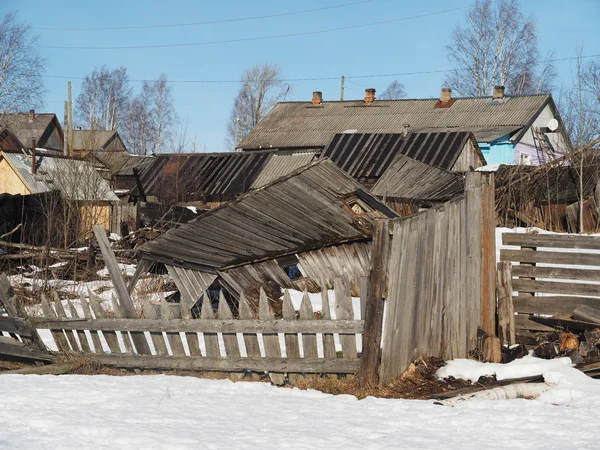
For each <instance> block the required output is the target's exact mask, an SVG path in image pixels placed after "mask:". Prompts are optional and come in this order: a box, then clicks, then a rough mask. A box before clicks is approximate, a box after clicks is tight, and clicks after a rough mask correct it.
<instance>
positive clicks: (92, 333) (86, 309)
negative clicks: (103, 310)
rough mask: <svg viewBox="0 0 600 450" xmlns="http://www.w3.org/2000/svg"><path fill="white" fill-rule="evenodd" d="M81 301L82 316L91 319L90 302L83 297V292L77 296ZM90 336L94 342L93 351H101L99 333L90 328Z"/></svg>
mask: <svg viewBox="0 0 600 450" xmlns="http://www.w3.org/2000/svg"><path fill="white" fill-rule="evenodd" d="M79 299H80V301H81V309H82V310H83V317H85V318H86V319H88V320H91V319H92V311H91V310H90V304H89V303H88V299H87V298H85V296H84V295H83V293H82V294H81V296H80V297H79ZM90 336H92V343H93V344H94V351H95V352H96V353H102V352H103V351H104V350H103V349H102V342H101V341H100V335H99V334H98V331H96V330H90Z"/></svg>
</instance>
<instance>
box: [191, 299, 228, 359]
mask: <svg viewBox="0 0 600 450" xmlns="http://www.w3.org/2000/svg"><path fill="white" fill-rule="evenodd" d="M200 318H201V320H202V321H203V322H208V323H207V325H209V324H210V322H214V321H215V320H214V319H215V313H214V311H213V309H212V305H211V303H210V298H209V296H208V291H207V292H206V293H205V294H204V299H203V301H202V309H201V310H200ZM195 322H196V323H198V322H199V321H195ZM186 331H187V330H186ZM199 331H202V334H203V335H204V346H205V348H206V356H207V357H211V358H218V357H220V356H221V350H220V349H219V337H218V336H217V333H216V332H209V330H202V329H200V330H199Z"/></svg>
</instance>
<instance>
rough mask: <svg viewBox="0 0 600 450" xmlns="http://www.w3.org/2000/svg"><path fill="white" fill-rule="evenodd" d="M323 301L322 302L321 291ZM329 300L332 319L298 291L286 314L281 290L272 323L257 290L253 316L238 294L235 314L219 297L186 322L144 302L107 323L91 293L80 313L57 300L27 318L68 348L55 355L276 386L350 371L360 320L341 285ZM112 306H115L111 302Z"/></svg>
mask: <svg viewBox="0 0 600 450" xmlns="http://www.w3.org/2000/svg"><path fill="white" fill-rule="evenodd" d="M324 296H325V298H327V295H326V293H324ZM334 297H335V304H334V306H335V311H336V312H337V315H336V317H337V318H336V319H335V320H332V319H331V317H330V315H329V314H324V315H323V318H321V319H319V318H317V316H315V315H314V314H313V313H312V311H313V310H314V309H315V308H314V307H313V305H312V302H311V299H310V296H309V295H308V293H306V292H305V293H304V297H303V299H302V305H301V308H300V311H294V308H293V306H292V305H291V301H290V296H289V292H288V291H285V293H284V303H285V305H286V307H285V309H286V311H285V315H284V317H283V318H282V319H274V318H273V313H272V311H270V307H269V303H268V300H267V297H266V295H265V293H264V291H262V290H261V293H260V301H259V308H258V311H253V310H252V309H251V308H250V307H249V306H248V304H247V303H246V300H245V298H244V297H243V296H242V297H241V300H240V302H241V303H240V305H239V310H240V315H241V317H234V316H233V313H232V311H231V309H230V307H229V305H228V304H227V301H226V300H225V298H224V297H223V296H222V295H221V297H220V301H219V306H218V308H217V310H216V311H215V310H213V307H212V305H211V304H210V302H202V303H203V304H202V308H201V309H202V312H201V316H200V318H198V319H193V318H191V315H189V314H188V311H186V310H185V309H182V307H181V305H179V304H175V303H167V302H166V301H165V300H164V299H163V300H162V301H161V302H160V304H152V303H150V302H149V301H148V299H145V300H144V301H143V302H142V303H143V311H142V312H141V317H138V318H123V315H122V314H121V313H120V312H119V311H117V312H116V314H115V316H116V318H110V319H109V318H107V317H108V314H107V313H106V311H105V309H104V308H103V305H102V301H101V299H99V298H98V297H95V296H91V297H90V298H82V299H81V302H82V309H83V311H84V312H85V314H83V315H82V314H77V311H76V309H75V308H70V307H69V308H68V309H67V312H65V308H63V304H62V302H60V301H55V302H54V303H48V302H46V305H45V308H44V314H43V316H39V317H35V318H32V321H33V323H34V324H35V326H36V327H37V328H45V329H50V330H52V335H53V336H54V337H57V336H58V337H61V338H64V336H65V335H66V336H67V338H68V344H67V343H66V342H62V343H61V344H60V346H59V348H61V349H62V350H63V351H67V352H68V351H72V352H77V353H85V354H87V355H88V357H90V358H91V359H93V360H96V361H98V362H100V363H102V364H106V365H112V366H118V367H129V368H147V369H181V370H199V371H224V372H237V373H238V374H243V373H244V372H247V371H251V372H257V373H260V374H262V373H264V372H265V371H266V372H269V374H270V376H271V378H272V380H273V381H275V382H277V383H282V382H283V381H284V379H285V376H286V375H289V374H292V375H294V376H292V377H289V379H290V380H292V379H298V378H299V377H300V376H302V374H304V373H330V374H349V373H355V372H356V371H357V370H358V367H359V361H360V360H359V358H358V355H357V351H356V336H357V335H359V336H360V335H362V331H363V328H364V322H363V321H362V320H355V319H354V313H353V308H352V298H351V296H350V289H349V285H348V282H347V281H342V280H340V281H338V282H336V287H335V296H334ZM204 298H208V296H207V294H205V297H204ZM325 303H327V304H329V303H328V302H325ZM114 305H115V306H118V304H117V303H116V302H115V304H114ZM90 312H93V316H91V315H89V314H90ZM142 332H145V333H142ZM132 335H134V336H140V335H141V336H143V337H144V338H145V339H146V342H147V344H148V346H149V347H150V348H151V350H152V352H151V354H148V355H144V354H140V353H139V352H138V351H137V350H136V348H137V343H135V345H132ZM219 335H221V336H222V339H220V338H219ZM95 336H96V337H99V336H103V338H104V340H105V341H106V343H107V345H106V346H104V347H102V346H101V345H99V344H98V342H100V340H99V339H93V338H94V337H95ZM333 336H336V337H337V339H338V340H339V342H340V343H341V347H340V348H339V352H335V350H333V352H332V351H331V350H332V349H331V344H332V342H331V339H330V337H333ZM90 338H92V339H90ZM63 340H64V339H63ZM220 342H222V343H223V344H224V345H220ZM299 343H302V344H299ZM57 344H59V343H58V342H57ZM249 345H250V346H249ZM239 376H240V375H238V377H239Z"/></svg>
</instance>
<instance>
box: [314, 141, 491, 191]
mask: <svg viewBox="0 0 600 450" xmlns="http://www.w3.org/2000/svg"><path fill="white" fill-rule="evenodd" d="M469 141H471V142H473V144H474V147H475V149H476V151H479V155H480V158H481V160H482V162H483V163H485V158H484V157H483V154H481V151H480V150H479V146H478V145H477V142H476V141H475V138H474V137H473V135H472V134H471V133H468V132H436V133H409V134H408V135H407V136H406V137H404V136H403V135H402V134H391V133H386V134H381V133H372V134H367V133H342V134H336V135H335V137H334V138H333V140H332V141H331V142H330V143H329V144H328V145H327V146H326V147H325V148H324V149H323V152H322V153H321V156H324V157H327V158H329V159H331V160H332V161H333V162H335V163H336V164H337V165H338V167H340V168H341V169H343V170H344V171H345V172H347V173H348V174H350V175H351V176H352V177H354V178H355V179H358V180H361V181H363V180H365V181H366V180H372V181H373V182H375V181H377V180H378V179H379V178H380V177H381V176H382V175H383V174H384V173H385V171H386V170H387V169H388V167H389V166H390V164H391V163H392V161H394V159H395V158H396V156H398V155H406V156H409V157H411V158H413V159H415V160H417V161H421V162H423V163H425V164H429V165H431V166H434V167H438V168H441V169H445V170H451V169H452V167H453V166H454V164H455V163H456V161H457V159H458V157H459V156H460V154H461V152H462V151H463V149H464V148H465V145H466V144H467V143H468V142H469Z"/></svg>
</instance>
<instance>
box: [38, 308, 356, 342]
mask: <svg viewBox="0 0 600 450" xmlns="http://www.w3.org/2000/svg"><path fill="white" fill-rule="evenodd" d="M100 301H102V299H100ZM92 304H93V303H92ZM207 309H208V310H209V311H212V308H211V307H210V306H208V308H207ZM206 316H207V317H210V315H208V314H206ZM201 317H202V316H201ZM213 317H214V315H213ZM31 321H32V323H33V324H35V326H36V327H38V328H45V329H51V328H57V327H62V328H64V329H67V330H76V329H78V328H84V329H86V330H101V331H122V330H126V331H164V332H170V331H171V332H174V331H182V332H194V331H195V332H207V333H341V334H356V333H362V330H363V328H364V321H363V320H319V319H314V320H303V321H302V322H299V321H291V320H289V321H287V320H285V321H284V320H276V319H268V320H262V319H255V320H252V319H240V320H235V319H234V320H219V319H204V318H201V319H173V320H149V319H104V318H102V319H94V320H88V319H71V318H68V319H59V318H46V317H32V318H31Z"/></svg>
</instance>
